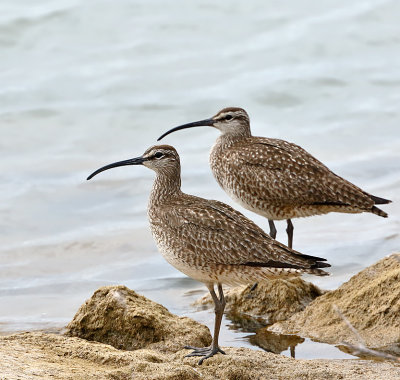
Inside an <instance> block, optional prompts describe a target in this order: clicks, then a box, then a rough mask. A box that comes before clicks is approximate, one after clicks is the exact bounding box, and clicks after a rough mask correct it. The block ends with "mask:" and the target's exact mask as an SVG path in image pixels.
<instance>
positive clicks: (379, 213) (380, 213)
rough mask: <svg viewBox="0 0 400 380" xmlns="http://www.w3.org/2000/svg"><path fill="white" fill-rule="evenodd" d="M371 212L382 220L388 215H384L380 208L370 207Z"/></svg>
mask: <svg viewBox="0 0 400 380" xmlns="http://www.w3.org/2000/svg"><path fill="white" fill-rule="evenodd" d="M371 212H372V213H373V214H375V215H379V216H381V217H382V218H387V217H388V214H386V212H385V211H382V210H381V209H380V208H378V207H375V206H372V208H371Z"/></svg>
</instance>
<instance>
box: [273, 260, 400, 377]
mask: <svg viewBox="0 0 400 380" xmlns="http://www.w3.org/2000/svg"><path fill="white" fill-rule="evenodd" d="M334 305H336V306H337V307H338V309H339V310H340V311H341V312H342V314H343V315H344V316H345V317H346V318H347V319H348V320H349V321H350V323H351V324H352V325H353V326H354V327H355V328H356V329H357V331H358V332H359V334H360V335H361V337H362V338H363V339H364V341H365V344H366V346H367V347H369V348H373V349H377V350H387V351H392V352H393V353H396V351H397V350H398V349H399V347H400V254H393V255H391V256H389V257H386V258H384V259H382V260H380V261H378V262H377V263H376V264H374V265H372V266H370V267H368V268H366V269H364V270H363V271H361V272H360V273H358V274H356V275H355V276H353V277H352V278H351V279H350V280H349V281H348V282H346V283H344V284H343V285H342V286H340V287H339V288H338V289H337V290H334V291H332V292H329V293H326V294H324V295H322V296H321V297H318V298H317V299H316V300H315V301H313V302H312V303H311V304H310V305H309V306H308V307H307V308H306V309H305V310H304V311H302V312H300V313H298V314H296V315H294V316H292V317H291V318H290V319H288V320H287V321H284V322H278V323H276V324H274V325H273V326H271V327H270V328H269V330H270V331H274V332H278V333H284V334H294V333H295V334H298V335H300V336H303V337H311V338H315V339H318V340H319V341H322V342H326V343H331V344H338V343H341V342H348V343H351V344H357V343H359V342H358V339H357V337H356V336H355V335H354V333H353V332H352V331H351V330H350V329H349V328H348V327H347V325H346V324H345V322H344V321H343V319H342V318H341V317H340V316H339V315H338V313H337V312H336V311H335V309H334V307H333V306H334ZM399 377H400V375H399ZM382 378H383V377H382Z"/></svg>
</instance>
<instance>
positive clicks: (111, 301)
mask: <svg viewBox="0 0 400 380" xmlns="http://www.w3.org/2000/svg"><path fill="white" fill-rule="evenodd" d="M65 334H66V335H68V336H76V337H80V338H84V339H87V340H92V341H97V342H101V343H106V344H110V345H112V346H114V347H116V348H120V349H124V350H136V349H139V348H154V349H158V350H161V351H164V352H166V351H178V350H180V349H182V347H183V346H184V345H186V344H189V345H193V346H199V347H203V346H207V345H209V344H210V343H211V335H210V331H209V330H208V328H207V327H206V326H203V325H201V324H200V323H198V322H196V321H194V320H192V319H190V318H187V317H178V316H177V315H174V314H171V313H170V312H169V311H168V310H167V309H166V308H165V307H164V306H162V305H160V304H158V303H156V302H153V301H151V300H149V299H147V298H146V297H143V296H141V295H139V294H137V293H135V292H134V291H133V290H130V289H128V288H127V287H125V286H121V285H120V286H106V287H102V288H100V289H98V290H97V291H96V292H95V293H94V294H93V296H92V297H91V298H90V299H89V300H87V301H86V302H85V303H84V304H83V305H82V306H81V307H80V308H79V310H78V311H77V313H76V314H75V317H74V318H73V320H72V321H71V322H70V323H69V324H68V326H67V331H66V333H65Z"/></svg>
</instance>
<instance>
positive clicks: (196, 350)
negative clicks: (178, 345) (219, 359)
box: [185, 346, 226, 365]
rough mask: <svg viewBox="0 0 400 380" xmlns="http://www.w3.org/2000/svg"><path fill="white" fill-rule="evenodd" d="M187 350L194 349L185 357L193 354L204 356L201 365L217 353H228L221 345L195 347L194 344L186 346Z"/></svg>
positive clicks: (200, 361)
mask: <svg viewBox="0 0 400 380" xmlns="http://www.w3.org/2000/svg"><path fill="white" fill-rule="evenodd" d="M185 348H186V349H187V350H193V352H191V353H190V354H187V355H185V358H190V357H191V356H202V358H201V359H200V360H199V363H198V364H199V365H201V364H202V363H203V361H204V360H206V359H208V358H211V357H212V356H214V355H215V354H218V353H221V354H223V355H226V354H225V352H224V351H222V350H221V349H220V348H219V347H212V346H210V347H202V348H200V347H193V346H185Z"/></svg>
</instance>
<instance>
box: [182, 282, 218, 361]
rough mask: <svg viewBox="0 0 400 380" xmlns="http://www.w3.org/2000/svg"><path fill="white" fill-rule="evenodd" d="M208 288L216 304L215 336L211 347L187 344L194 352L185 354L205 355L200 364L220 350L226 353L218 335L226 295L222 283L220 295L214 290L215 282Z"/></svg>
mask: <svg viewBox="0 0 400 380" xmlns="http://www.w3.org/2000/svg"><path fill="white" fill-rule="evenodd" d="M207 287H208V290H209V291H210V294H211V297H212V299H213V301H214V305H215V324H214V336H213V340H212V343H211V346H210V347H204V348H198V347H192V346H185V348H187V349H191V350H193V352H192V353H190V354H188V355H186V356H185V358H187V357H190V356H203V357H202V358H201V359H200V361H199V365H200V364H202V363H203V361H204V360H205V359H208V358H211V357H212V356H214V355H215V354H217V353H218V352H220V353H221V354H224V355H225V352H224V351H222V350H221V349H220V348H219V346H218V337H219V330H220V328H221V321H222V316H223V315H224V309H225V297H224V292H223V291H222V285H221V284H218V296H219V297H218V296H217V294H216V293H215V291H214V284H209V285H207Z"/></svg>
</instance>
